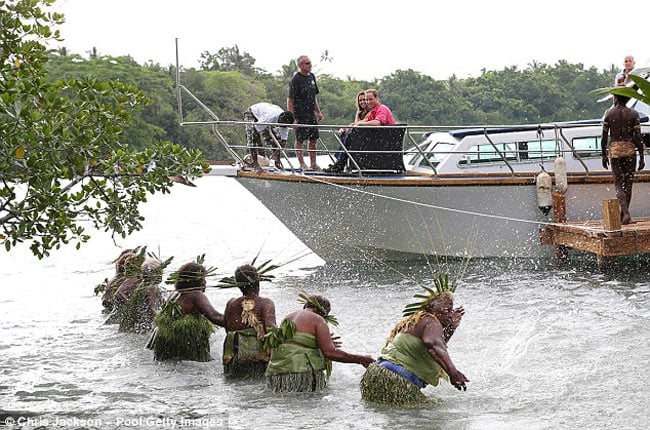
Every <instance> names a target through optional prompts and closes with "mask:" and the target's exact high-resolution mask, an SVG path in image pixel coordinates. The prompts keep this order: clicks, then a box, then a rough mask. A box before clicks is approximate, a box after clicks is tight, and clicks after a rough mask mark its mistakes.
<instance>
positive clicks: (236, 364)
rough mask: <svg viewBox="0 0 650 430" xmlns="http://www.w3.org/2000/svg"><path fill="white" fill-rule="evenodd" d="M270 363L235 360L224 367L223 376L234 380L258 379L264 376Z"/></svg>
mask: <svg viewBox="0 0 650 430" xmlns="http://www.w3.org/2000/svg"><path fill="white" fill-rule="evenodd" d="M267 365H268V361H244V360H233V361H232V362H231V363H230V364H224V365H223V374H224V376H226V377H227V378H233V379H246V378H251V379H258V378H261V377H262V376H264V372H266V366H267Z"/></svg>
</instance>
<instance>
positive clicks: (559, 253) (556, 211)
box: [552, 191, 569, 261]
mask: <svg viewBox="0 0 650 430" xmlns="http://www.w3.org/2000/svg"><path fill="white" fill-rule="evenodd" d="M552 197H553V222H557V223H565V222H566V194H564V193H560V192H557V191H553V193H552ZM568 257H569V248H567V247H566V246H564V245H556V246H555V258H557V259H558V260H562V261H564V260H566V259H567V258H568Z"/></svg>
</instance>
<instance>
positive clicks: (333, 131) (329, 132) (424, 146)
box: [180, 87, 589, 177]
mask: <svg viewBox="0 0 650 430" xmlns="http://www.w3.org/2000/svg"><path fill="white" fill-rule="evenodd" d="M180 89H181V90H182V91H185V92H186V93H187V94H189V95H190V96H191V97H192V99H193V100H195V101H196V102H197V103H200V101H199V100H198V99H197V98H195V97H193V95H192V93H191V91H189V90H187V89H186V88H185V87H181V88H180ZM205 108H206V111H208V110H209V109H208V108H207V106H206V107H205ZM213 117H214V118H215V119H214V120H211V121H183V122H181V125H183V126H186V125H209V126H211V129H212V131H213V132H214V134H215V135H216V136H217V138H218V141H219V142H220V143H221V145H222V146H223V147H224V148H225V149H226V151H227V152H228V154H230V156H231V157H232V158H233V160H234V161H235V163H238V164H240V165H242V166H243V165H245V164H246V163H245V160H244V158H245V155H246V153H247V152H248V151H250V149H252V148H255V147H250V146H248V145H247V144H245V143H242V144H233V143H230V142H228V140H227V139H226V138H225V137H224V135H223V134H222V133H221V132H220V127H228V126H232V127H238V128H240V129H242V133H241V136H242V137H244V136H245V132H244V131H243V129H244V128H245V126H246V125H249V126H250V125H251V123H250V122H247V121H222V120H218V119H216V115H213ZM259 124H266V125H269V126H274V127H281V126H286V124H279V123H261V122H260V123H259ZM300 127H314V126H313V125H302V124H293V125H291V128H293V129H294V130H295V129H296V128H300ZM317 127H318V129H319V132H320V136H321V137H320V138H319V139H318V141H317V148H316V152H317V154H318V155H319V156H323V155H325V156H327V157H328V159H329V160H330V161H331V162H332V163H334V162H335V160H336V158H337V155H338V154H340V153H344V154H345V155H347V157H348V159H349V171H350V172H351V173H354V174H356V175H358V176H361V177H362V176H364V175H367V174H375V173H379V172H383V173H385V172H387V171H395V172H397V171H398V170H399V169H364V167H363V165H362V164H361V163H360V162H359V158H360V157H363V156H368V155H372V154H375V155H378V154H383V155H388V154H400V155H401V156H402V157H411V156H414V155H420V156H421V158H422V161H421V162H420V166H421V167H427V168H429V169H431V172H432V176H437V175H438V170H437V168H436V163H434V162H432V156H435V157H442V158H444V157H445V156H447V155H450V154H457V155H467V156H471V155H476V153H475V151H471V150H466V151H462V150H459V149H458V148H452V149H451V150H448V151H445V150H435V151H433V150H430V149H428V146H429V144H428V143H427V142H426V140H425V139H423V138H422V135H423V134H425V132H441V131H450V130H454V129H455V130H458V129H462V128H463V127H447V126H409V125H403V126H400V127H403V128H404V129H405V133H404V140H403V143H407V145H403V147H402V148H401V149H399V150H397V149H393V150H390V149H382V150H380V151H378V150H366V149H359V148H355V149H351V148H348V147H346V146H345V145H344V144H343V141H342V140H341V137H340V135H339V133H338V132H337V131H338V130H339V129H340V128H346V127H349V126H347V125H345V126H342V125H323V124H321V125H318V126H317ZM390 127H392V128H395V126H386V127H385V128H390ZM498 127H499V126H483V127H481V129H482V130H481V133H482V135H483V136H484V138H485V141H486V143H488V144H489V145H490V146H491V148H492V150H493V151H494V154H495V156H496V158H494V160H496V159H499V161H500V162H502V163H503V164H504V165H505V166H506V167H507V168H508V170H509V172H510V174H511V175H514V174H515V172H516V169H515V168H514V167H513V165H512V161H513V160H511V159H509V158H508V154H509V153H510V151H508V154H507V153H506V152H505V151H504V150H503V149H502V148H500V147H499V145H498V144H497V143H495V141H494V140H493V139H492V137H491V135H490V131H491V130H492V129H496V128H498ZM569 127H576V126H574V125H555V126H553V128H554V130H555V134H556V137H555V138H554V139H553V140H556V147H555V148H554V149H553V150H552V151H549V153H548V154H546V153H545V151H544V150H540V151H539V154H538V156H539V159H540V161H543V160H546V159H549V158H550V157H556V156H557V155H564V154H565V153H571V154H573V155H574V157H575V159H576V160H578V161H579V163H580V164H581V165H582V167H583V168H584V170H585V172H587V173H589V168H588V166H587V164H586V163H585V162H584V161H583V160H582V157H581V155H580V151H578V150H577V149H576V148H575V147H574V146H573V145H572V144H571V141H570V139H568V138H567V136H566V135H565V133H564V130H563V129H564V128H569ZM582 127H584V125H582ZM359 128H372V129H377V128H382V127H359ZM465 128H466V127H465ZM547 128H548V127H547ZM271 136H272V140H273V144H274V148H265V147H257V149H259V150H264V151H266V150H269V149H278V150H279V151H280V157H281V159H282V160H283V163H285V164H286V166H287V167H288V169H287V170H288V171H290V172H298V171H299V170H300V169H298V167H297V166H295V165H294V164H295V156H296V153H297V150H296V149H295V148H293V147H290V146H289V145H287V146H284V147H283V146H282V145H281V144H280V142H278V141H277V140H276V139H275V136H273V134H271ZM417 136H420V139H422V140H421V141H420V142H418V141H417V140H416V138H417ZM560 141H562V142H564V144H565V145H566V148H568V150H565V149H563V147H562V145H560V144H559V142H560ZM404 146H406V147H404ZM260 152H262V151H260ZM515 152H521V151H520V150H519V149H518V148H516V149H515ZM515 158H516V157H515ZM514 161H517V158H516V159H515V160H514ZM400 173H401V172H400Z"/></svg>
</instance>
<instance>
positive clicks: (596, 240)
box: [540, 218, 650, 258]
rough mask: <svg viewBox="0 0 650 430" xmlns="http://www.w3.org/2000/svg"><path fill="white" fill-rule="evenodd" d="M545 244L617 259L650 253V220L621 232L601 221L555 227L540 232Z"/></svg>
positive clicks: (637, 220)
mask: <svg viewBox="0 0 650 430" xmlns="http://www.w3.org/2000/svg"><path fill="white" fill-rule="evenodd" d="M540 239H541V242H542V244H546V245H556V246H564V247H567V248H572V249H577V250H580V251H586V252H590V253H592V254H596V256H597V257H599V258H601V257H614V256H619V255H633V254H645V253H650V218H634V222H633V224H627V225H623V226H621V229H620V230H611V231H608V230H605V228H604V226H603V221H602V220H593V221H577V222H567V223H562V224H553V225H549V226H546V227H544V228H542V229H540Z"/></svg>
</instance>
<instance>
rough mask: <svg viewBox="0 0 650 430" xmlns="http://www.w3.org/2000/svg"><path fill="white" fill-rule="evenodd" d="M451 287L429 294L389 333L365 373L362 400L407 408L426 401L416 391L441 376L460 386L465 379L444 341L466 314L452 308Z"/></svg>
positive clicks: (463, 383)
mask: <svg viewBox="0 0 650 430" xmlns="http://www.w3.org/2000/svg"><path fill="white" fill-rule="evenodd" d="M453 306H454V296H453V294H452V293H451V292H450V291H443V292H442V293H439V294H434V295H432V296H431V297H430V298H429V299H428V300H426V301H425V302H424V303H423V304H422V306H421V307H420V308H419V310H418V309H416V312H415V313H413V314H412V315H410V316H408V317H406V318H404V319H402V321H400V322H399V323H398V324H397V325H396V326H395V328H393V330H392V332H391V333H390V335H389V337H388V339H387V341H386V346H385V347H384V348H383V349H382V352H381V356H380V357H379V359H378V360H377V362H376V363H373V364H371V365H370V366H369V367H368V369H366V372H365V373H364V375H363V377H362V379H361V383H360V387H361V398H362V399H363V400H365V401H367V402H369V403H374V404H380V405H392V406H410V405H415V404H418V403H421V402H424V401H425V400H426V398H425V396H424V394H422V392H421V391H420V389H421V388H424V387H425V386H426V385H427V384H431V385H433V386H437V385H438V382H439V380H440V379H441V378H444V379H447V378H448V380H449V382H450V383H451V384H452V385H453V386H454V387H456V388H457V389H459V390H466V389H467V387H466V385H465V384H466V383H467V382H469V380H468V379H467V378H466V377H465V375H463V373H461V372H460V371H459V370H458V369H456V366H455V365H454V363H453V362H452V361H451V358H450V357H449V353H448V352H447V342H449V339H450V338H451V336H452V335H453V334H454V331H455V330H456V328H457V327H458V325H459V324H460V320H461V318H462V316H463V314H464V313H465V311H464V309H463V308H462V307H459V308H456V309H454V308H453Z"/></svg>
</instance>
